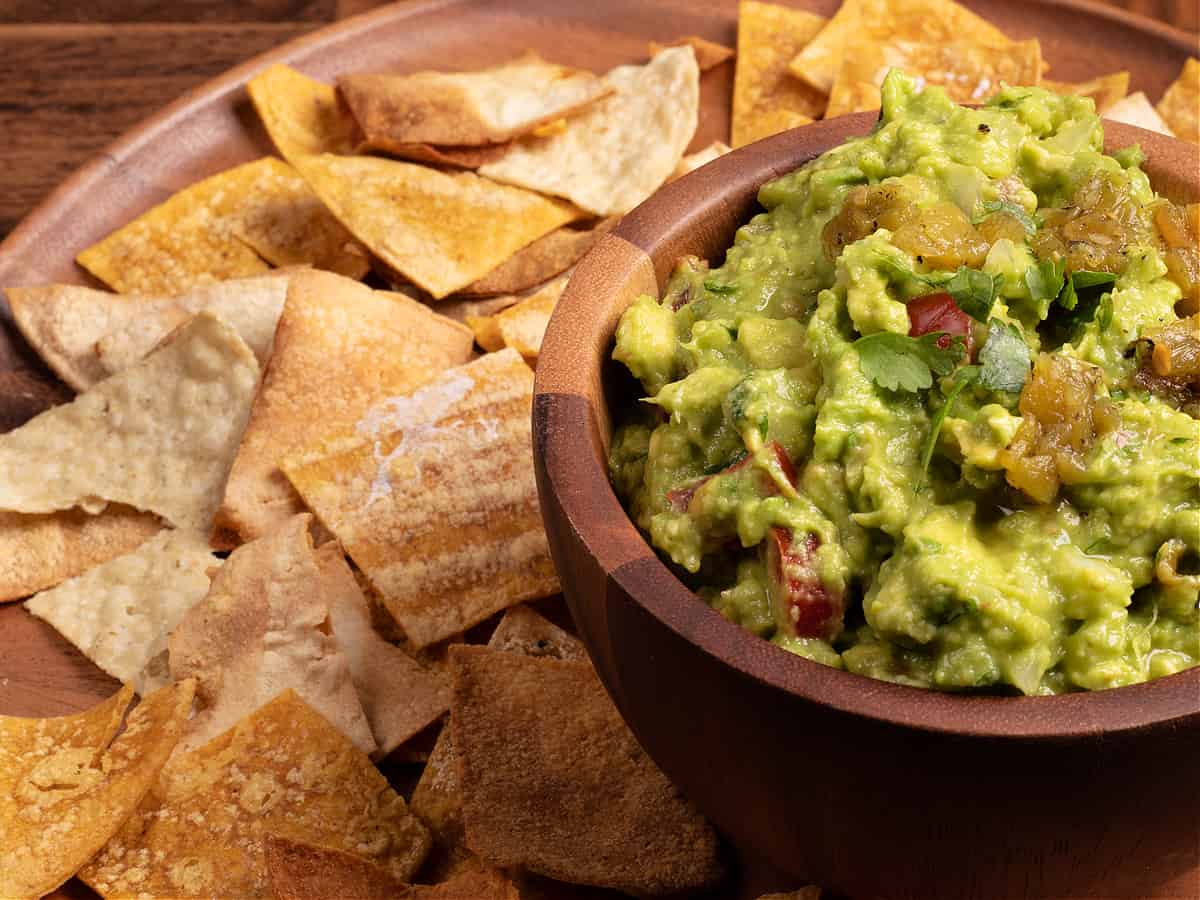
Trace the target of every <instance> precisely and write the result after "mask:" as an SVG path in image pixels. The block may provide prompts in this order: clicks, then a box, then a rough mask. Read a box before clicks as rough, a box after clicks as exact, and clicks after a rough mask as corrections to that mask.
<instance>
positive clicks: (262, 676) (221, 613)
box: [167, 515, 375, 753]
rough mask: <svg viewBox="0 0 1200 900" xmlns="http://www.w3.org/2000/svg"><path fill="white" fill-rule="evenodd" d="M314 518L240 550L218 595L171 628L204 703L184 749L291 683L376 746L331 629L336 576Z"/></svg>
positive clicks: (177, 658)
mask: <svg viewBox="0 0 1200 900" xmlns="http://www.w3.org/2000/svg"><path fill="white" fill-rule="evenodd" d="M310 521H311V517H310V516H308V515H299V516H295V517H293V518H292V519H290V520H289V521H288V522H286V523H285V524H284V525H283V526H282V527H281V528H280V529H279V530H277V531H275V532H274V533H272V534H269V535H267V536H266V537H263V538H259V539H258V540H257V541H251V542H250V543H248V544H243V545H242V546H240V547H238V548H237V549H236V550H234V551H233V553H231V554H230V555H229V558H228V559H227V560H226V561H225V564H224V565H223V566H221V568H220V570H218V572H217V574H216V577H215V578H213V582H212V588H211V590H209V592H208V595H207V596H206V597H205V598H204V599H203V600H201V601H200V602H199V603H196V604H195V605H194V606H192V608H191V609H190V610H188V612H187V613H186V614H185V615H184V616H183V619H182V620H181V621H180V622H179V624H178V625H177V626H176V628H175V630H174V631H173V632H172V633H171V636H170V638H169V640H168V641H167V646H168V648H169V650H170V657H171V675H172V677H174V678H176V679H183V678H195V679H196V699H197V701H199V706H200V709H199V711H198V712H197V713H196V715H195V716H194V717H193V718H192V721H191V722H190V723H189V725H188V731H187V734H186V736H185V737H184V740H183V743H182V744H181V745H180V749H181V750H192V749H195V748H196V747H198V746H200V745H201V744H203V743H205V742H206V741H209V740H211V739H212V738H213V737H215V736H216V735H218V734H220V733H221V732H222V731H224V730H225V729H227V728H230V727H231V726H232V725H233V724H234V723H236V722H237V721H238V719H240V718H242V717H243V716H245V715H248V714H249V713H252V712H253V711H254V710H256V709H258V707H260V706H262V705H263V704H264V703H266V702H267V701H268V700H270V699H271V698H272V697H274V696H275V695H276V694H278V693H279V692H280V691H282V690H284V689H285V688H292V689H293V690H295V691H296V693H297V694H299V695H300V697H302V698H303V699H304V701H305V702H306V703H308V704H309V705H310V706H311V707H313V709H315V710H316V711H317V712H319V713H321V715H323V716H324V717H325V718H326V719H328V720H329V722H330V723H331V724H333V725H334V726H335V727H337V728H338V729H339V730H340V731H341V732H342V733H343V734H345V735H346V737H348V738H349V739H350V740H351V741H353V742H354V744H355V746H357V747H358V748H359V749H360V750H362V751H363V752H365V753H371V752H373V751H374V750H375V741H374V739H373V738H372V736H371V727H370V725H369V723H368V722H367V717H366V714H365V713H364V712H363V708H362V706H361V704H360V703H359V701H358V694H357V693H356V692H355V690H354V682H353V680H352V679H351V677H350V666H349V663H348V662H347V660H346V657H345V656H344V655H343V654H342V652H341V649H340V648H339V646H338V642H337V639H336V637H334V636H332V635H330V634H329V629H328V626H327V622H326V620H327V619H328V617H329V604H328V598H327V596H326V588H327V585H326V583H325V581H324V580H323V579H322V577H321V571H320V569H318V567H317V560H316V556H315V555H314V553H313V546H312V538H311V537H310V536H309V533H308V526H309V522H310Z"/></svg>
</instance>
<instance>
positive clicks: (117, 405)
mask: <svg viewBox="0 0 1200 900" xmlns="http://www.w3.org/2000/svg"><path fill="white" fill-rule="evenodd" d="M257 385H258V362H257V361H256V360H255V359H254V354H253V353H251V352H250V348H249V347H247V346H246V344H245V342H244V341H243V340H242V339H241V338H240V337H238V335H237V333H236V332H234V330H233V329H232V328H230V327H229V326H228V325H226V324H225V323H224V322H222V321H220V320H219V319H217V318H215V317H213V316H212V315H210V314H209V313H200V314H199V315H198V316H196V317H195V318H194V319H192V320H191V321H190V322H189V323H188V324H187V325H185V326H183V327H182V328H180V329H179V330H178V331H176V332H175V333H174V335H172V337H171V339H170V341H169V342H167V343H166V344H164V345H163V346H162V347H161V348H160V349H159V350H156V351H155V352H154V353H152V354H150V355H149V356H147V357H146V358H145V359H144V360H142V362H140V363H138V365H136V366H134V367H133V368H131V369H127V370H126V371H124V372H121V373H120V374H117V375H114V376H112V377H111V378H108V379H106V380H105V381H102V382H100V383H99V384H98V385H96V386H95V387H93V388H92V389H91V390H89V391H87V392H86V393H84V394H80V395H79V396H78V397H76V398H75V400H73V401H72V402H71V403H66V404H63V405H62V406H56V407H54V408H52V409H49V410H47V411H46V412H44V413H42V414H41V415H39V416H37V417H35V418H33V419H31V420H30V421H29V422H27V423H26V424H25V425H22V426H21V427H20V428H17V429H16V430H14V431H10V432H8V433H7V434H5V435H0V509H9V510H15V511H16V512H26V513H31V512H32V513H44V512H53V511H55V510H60V509H69V508H71V507H73V506H81V507H83V508H84V509H88V510H90V511H93V512H95V511H98V510H99V509H100V508H103V506H104V503H105V502H106V501H111V502H114V503H126V504H128V505H130V506H134V507H136V508H138V509H142V510H145V511H147V512H153V513H156V514H158V515H160V516H162V517H163V518H164V519H166V520H167V521H169V522H170V523H172V524H173V525H175V526H176V527H179V528H187V529H191V530H198V531H200V532H203V533H207V532H208V530H209V529H210V528H211V527H212V516H213V512H214V511H215V510H216V508H217V504H218V503H219V502H220V498H221V492H222V490H223V488H224V485H225V479H226V476H227V475H228V473H229V467H230V464H231V463H232V462H233V455H234V453H235V452H236V450H237V445H238V441H239V440H240V438H241V435H242V431H243V429H244V428H245V424H246V418H247V416H248V415H249V412H250V401H251V399H252V398H253V396H254V391H255V389H256V387H257Z"/></svg>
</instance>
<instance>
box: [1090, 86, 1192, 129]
mask: <svg viewBox="0 0 1200 900" xmlns="http://www.w3.org/2000/svg"><path fill="white" fill-rule="evenodd" d="M1104 118H1106V119H1111V120H1112V121H1114V122H1124V123H1125V124H1126V125H1136V126H1137V127H1138V128H1145V129H1147V130H1149V131H1157V132H1158V133H1159V134H1165V135H1167V137H1175V132H1173V131H1172V130H1171V128H1170V126H1168V125H1167V123H1166V122H1164V121H1163V120H1162V116H1160V115H1159V114H1158V110H1156V109H1155V108H1154V107H1153V106H1151V105H1150V101H1149V100H1147V99H1146V95H1145V94H1144V93H1142V92H1141V91H1138V92H1137V93H1134V94H1130V95H1129V96H1128V97H1124V98H1122V99H1121V100H1118V101H1117V102H1116V103H1114V104H1113V105H1112V106H1110V107H1109V108H1108V110H1107V111H1106V112H1105V113H1104Z"/></svg>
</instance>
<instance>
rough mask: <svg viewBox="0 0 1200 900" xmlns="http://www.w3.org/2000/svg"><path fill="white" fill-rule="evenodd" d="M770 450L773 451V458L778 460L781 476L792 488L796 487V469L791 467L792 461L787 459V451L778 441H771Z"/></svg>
mask: <svg viewBox="0 0 1200 900" xmlns="http://www.w3.org/2000/svg"><path fill="white" fill-rule="evenodd" d="M771 449H772V450H774V451H775V458H776V459H777V460H779V468H781V469H782V470H783V474H784V475H785V476H786V477H787V480H788V481H789V482H790V483H791V485H792V487H795V486H796V467H795V466H793V465H792V461H791V460H790V459H788V455H787V451H786V450H784V449H783V446H782V445H781V444H780V443H779V441H771Z"/></svg>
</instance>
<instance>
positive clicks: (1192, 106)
mask: <svg viewBox="0 0 1200 900" xmlns="http://www.w3.org/2000/svg"><path fill="white" fill-rule="evenodd" d="M1158 113H1159V115H1161V116H1162V117H1163V120H1164V121H1165V122H1166V123H1167V125H1168V126H1169V127H1170V129H1171V130H1172V131H1173V132H1175V136H1176V137H1180V138H1183V140H1185V141H1191V142H1192V143H1193V144H1200V59H1196V58H1195V57H1190V58H1189V59H1188V60H1187V62H1185V63H1184V64H1183V69H1182V70H1181V71H1180V73H1179V77H1178V78H1176V79H1175V81H1174V82H1172V84H1171V86H1170V87H1169V88H1167V92H1166V93H1165V94H1163V97H1162V99H1161V100H1159V101H1158Z"/></svg>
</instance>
